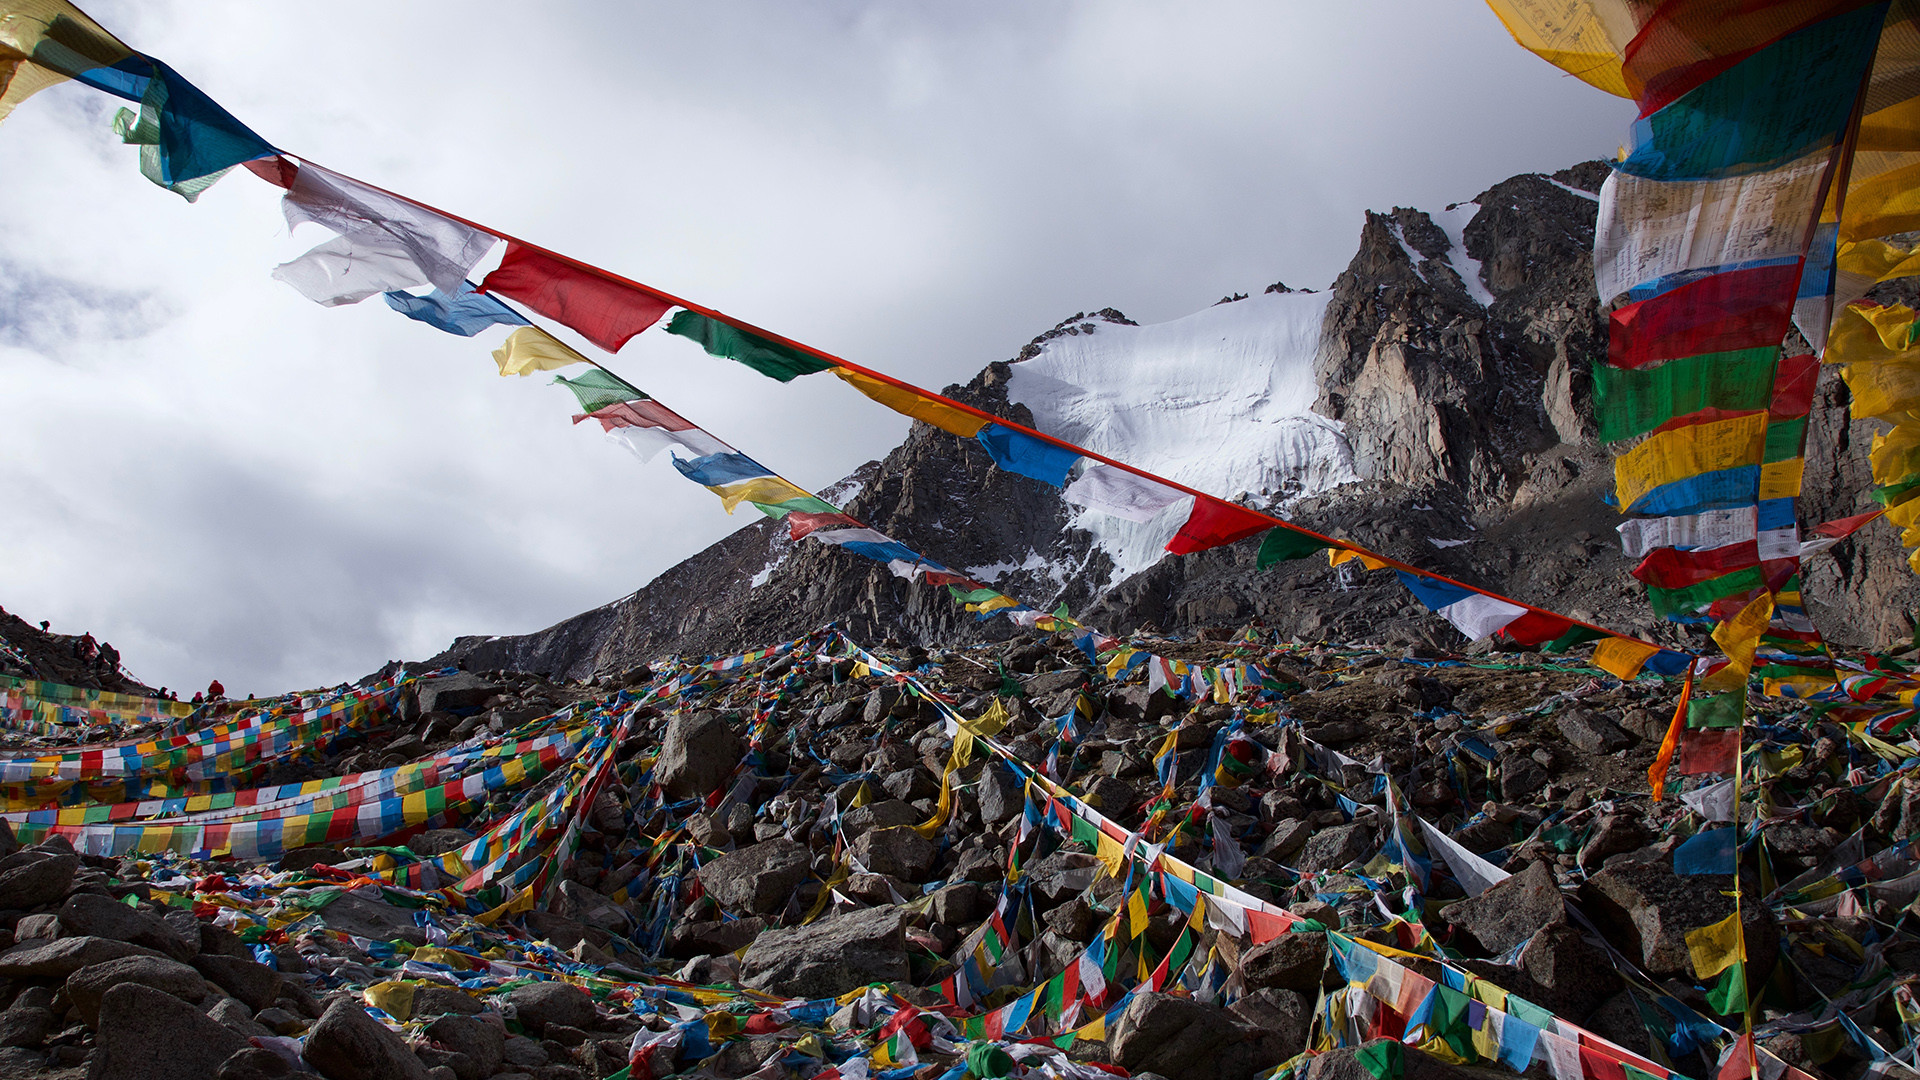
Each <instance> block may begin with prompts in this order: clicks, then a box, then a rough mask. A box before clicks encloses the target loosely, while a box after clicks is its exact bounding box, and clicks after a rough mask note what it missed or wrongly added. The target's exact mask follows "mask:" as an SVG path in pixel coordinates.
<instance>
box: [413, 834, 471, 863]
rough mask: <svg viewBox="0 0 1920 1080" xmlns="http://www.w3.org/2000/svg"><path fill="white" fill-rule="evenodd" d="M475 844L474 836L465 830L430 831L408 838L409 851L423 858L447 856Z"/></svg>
mask: <svg viewBox="0 0 1920 1080" xmlns="http://www.w3.org/2000/svg"><path fill="white" fill-rule="evenodd" d="M471 843H473V834H472V833H469V832H467V831H466V830H465V829H428V830H427V831H426V832H423V833H417V834H415V835H413V836H409V837H407V850H408V851H411V852H413V853H414V854H415V855H418V856H420V857H421V858H427V859H430V858H433V857H434V856H436V855H445V854H446V853H447V852H449V851H458V850H460V849H461V848H463V847H466V846H467V845H468V844H471Z"/></svg>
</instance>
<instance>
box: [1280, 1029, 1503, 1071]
mask: <svg viewBox="0 0 1920 1080" xmlns="http://www.w3.org/2000/svg"><path fill="white" fill-rule="evenodd" d="M1376 1044H1386V1046H1387V1049H1386V1052H1387V1053H1388V1054H1389V1055H1390V1056H1391V1057H1392V1058H1397V1059H1399V1060H1398V1067H1397V1068H1396V1067H1395V1066H1394V1065H1389V1066H1388V1068H1389V1069H1392V1070H1393V1071H1392V1072H1390V1073H1389V1075H1391V1076H1396V1077H1398V1078H1399V1080H1482V1078H1484V1077H1488V1076H1491V1075H1495V1074H1494V1073H1493V1072H1492V1071H1491V1070H1487V1069H1471V1068H1461V1067H1460V1066H1457V1065H1449V1064H1447V1063H1446V1062H1444V1061H1441V1060H1440V1059H1439V1058H1436V1057H1434V1056H1432V1055H1431V1054H1426V1053H1422V1052H1421V1051H1419V1050H1415V1049H1414V1048H1413V1047H1410V1046H1407V1045H1405V1044H1403V1043H1401V1042H1399V1041H1398V1040H1395V1039H1375V1040H1374V1041H1373V1042H1371V1043H1368V1044H1367V1046H1373V1045H1376ZM1364 1049H1366V1047H1363V1046H1349V1047H1345V1048H1342V1049H1339V1050H1329V1051H1327V1052H1326V1053H1324V1054H1320V1055H1318V1056H1316V1057H1315V1058H1314V1059H1313V1061H1312V1062H1311V1063H1310V1064H1309V1065H1308V1066H1307V1075H1306V1080H1374V1075H1373V1073H1372V1072H1371V1071H1369V1070H1368V1069H1367V1067H1366V1066H1365V1065H1364V1064H1362V1063H1361V1062H1360V1058H1359V1054H1360V1051H1361V1050H1364ZM1506 1075H1508V1076H1511V1075H1513V1074H1512V1073H1507V1074H1506Z"/></svg>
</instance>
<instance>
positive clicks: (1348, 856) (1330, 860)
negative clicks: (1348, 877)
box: [1269, 819, 1375, 871]
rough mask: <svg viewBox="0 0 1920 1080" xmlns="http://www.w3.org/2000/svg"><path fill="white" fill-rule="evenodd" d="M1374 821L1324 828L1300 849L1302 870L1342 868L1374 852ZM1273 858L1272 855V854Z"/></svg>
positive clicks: (1353, 822)
mask: <svg viewBox="0 0 1920 1080" xmlns="http://www.w3.org/2000/svg"><path fill="white" fill-rule="evenodd" d="M1374 848H1375V845H1374V842H1373V824H1372V823H1371V822H1369V821H1366V820H1364V819H1362V820H1359V821H1351V822H1348V823H1347V824H1345V825H1335V826H1333V827H1332V828H1330V829H1321V830H1320V831H1319V832H1316V833H1314V834H1313V835H1312V836H1311V837H1309V838H1308V839H1307V842H1306V844H1305V845H1304V846H1302V847H1301V849H1300V857H1299V869H1301V870H1305V871H1317V870H1339V869H1341V868H1342V867H1345V866H1347V865H1349V864H1351V863H1353V862H1356V861H1358V860H1360V859H1364V858H1366V857H1367V856H1369V855H1372V854H1373V852H1374ZM1269 858H1271V856H1269Z"/></svg>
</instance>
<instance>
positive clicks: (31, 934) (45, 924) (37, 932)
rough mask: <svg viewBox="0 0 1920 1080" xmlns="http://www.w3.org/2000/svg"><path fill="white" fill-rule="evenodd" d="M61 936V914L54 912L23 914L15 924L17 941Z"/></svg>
mask: <svg viewBox="0 0 1920 1080" xmlns="http://www.w3.org/2000/svg"><path fill="white" fill-rule="evenodd" d="M59 936H60V916H59V915H56V914H54V913H53V912H42V913H40V914H38V915H22V916H20V921H19V922H17V923H14V924H13V940H14V941H16V942H21V941H31V940H33V939H35V938H44V939H46V940H48V941H51V940H53V939H54V938H57V937H59Z"/></svg>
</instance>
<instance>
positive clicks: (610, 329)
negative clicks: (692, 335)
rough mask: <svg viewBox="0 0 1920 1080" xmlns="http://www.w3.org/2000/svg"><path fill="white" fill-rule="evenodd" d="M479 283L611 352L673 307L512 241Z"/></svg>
mask: <svg viewBox="0 0 1920 1080" xmlns="http://www.w3.org/2000/svg"><path fill="white" fill-rule="evenodd" d="M480 288H481V289H482V290H484V291H486V292H490V293H494V294H496V295H498V296H505V297H510V298H512V299H514V300H518V301H520V302H521V303H523V304H525V305H527V306H528V307H530V308H532V309H533V310H535V311H537V312H539V313H540V314H542V315H545V316H547V317H548V318H550V319H555V320H557V321H559V322H560V323H562V324H564V325H566V326H569V327H572V328H573V329H574V330H575V331H578V332H579V334H580V336H581V337H584V338H586V339H587V340H588V341H591V342H593V343H594V344H595V345H598V346H600V347H601V348H603V349H605V350H607V351H608V352H610V353H612V352H619V351H620V346H622V345H625V344H626V343H627V341H628V339H630V338H632V337H633V336H634V335H635V334H638V333H639V332H640V331H642V330H645V329H646V328H647V327H649V326H652V325H653V324H654V323H657V322H659V321H660V316H662V315H665V314H666V313H667V311H668V309H670V308H672V307H673V305H672V304H671V303H669V302H668V301H666V300H663V299H661V298H660V297H658V296H655V295H654V294H653V293H650V292H648V291H646V290H645V289H641V288H638V287H636V286H633V285H628V284H626V283H625V282H621V281H615V280H613V279H612V278H609V277H606V276H605V275H603V274H600V273H598V272H596V271H593V270H586V269H582V268H581V267H579V266H576V265H574V264H573V263H570V262H563V261H561V260H560V259H556V258H554V257H553V256H551V255H548V254H547V253H545V252H543V251H539V250H537V249H535V248H530V247H527V246H525V245H523V244H518V243H512V242H509V243H508V244H507V254H506V257H505V258H503V259H501V260H500V267H499V269H497V270H495V271H494V272H493V273H491V274H488V275H487V279H486V280H485V281H483V282H481V283H480Z"/></svg>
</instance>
